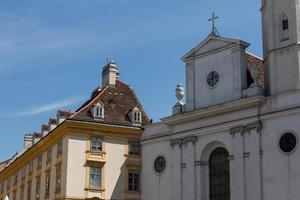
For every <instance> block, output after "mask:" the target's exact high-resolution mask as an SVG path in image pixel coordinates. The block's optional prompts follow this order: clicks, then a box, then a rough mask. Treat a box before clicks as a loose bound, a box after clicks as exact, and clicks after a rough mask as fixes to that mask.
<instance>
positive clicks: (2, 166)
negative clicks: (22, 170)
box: [0, 153, 18, 172]
mask: <svg viewBox="0 0 300 200" xmlns="http://www.w3.org/2000/svg"><path fill="white" fill-rule="evenodd" d="M17 154H18V153H16V154H15V155H13V156H12V157H11V158H10V159H8V160H5V161H2V162H0V172H1V171H3V170H4V169H5V168H6V167H7V166H8V165H9V164H10V163H11V162H12V161H13V160H14V159H15V158H16V156H17Z"/></svg>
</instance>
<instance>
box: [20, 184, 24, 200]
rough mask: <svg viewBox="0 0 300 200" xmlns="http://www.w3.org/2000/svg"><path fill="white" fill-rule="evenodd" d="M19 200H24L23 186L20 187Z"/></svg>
mask: <svg viewBox="0 0 300 200" xmlns="http://www.w3.org/2000/svg"><path fill="white" fill-rule="evenodd" d="M20 200H24V186H22V187H21V192H20Z"/></svg>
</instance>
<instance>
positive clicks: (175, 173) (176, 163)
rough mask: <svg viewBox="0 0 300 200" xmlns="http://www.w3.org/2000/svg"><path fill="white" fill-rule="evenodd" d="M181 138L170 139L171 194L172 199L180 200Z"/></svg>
mask: <svg viewBox="0 0 300 200" xmlns="http://www.w3.org/2000/svg"><path fill="white" fill-rule="evenodd" d="M182 143H183V141H182V139H174V140H171V142H170V145H171V146H172V149H173V152H172V175H171V176H172V182H171V184H172V185H171V188H172V191H171V193H172V194H171V196H172V200H182V191H181V190H182V188H181V185H182V179H181V163H182V161H181V159H182V152H181V147H182Z"/></svg>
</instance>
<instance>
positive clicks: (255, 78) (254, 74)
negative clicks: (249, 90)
mask: <svg viewBox="0 0 300 200" xmlns="http://www.w3.org/2000/svg"><path fill="white" fill-rule="evenodd" d="M250 74H251V78H252V79H253V81H254V82H253V83H252V84H251V85H250V87H259V84H258V79H259V76H260V70H259V68H258V66H257V65H256V64H254V63H252V64H251V66H250Z"/></svg>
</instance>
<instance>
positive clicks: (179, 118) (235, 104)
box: [161, 96, 266, 126]
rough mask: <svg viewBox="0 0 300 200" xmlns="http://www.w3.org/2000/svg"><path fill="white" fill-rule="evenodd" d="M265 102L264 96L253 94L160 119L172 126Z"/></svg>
mask: <svg viewBox="0 0 300 200" xmlns="http://www.w3.org/2000/svg"><path fill="white" fill-rule="evenodd" d="M265 102H266V98H265V97H264V96H255V97H250V98H245V99H240V100H237V101H231V102H228V103H224V104H221V105H216V106H211V107H209V108H203V109H199V110H196V111H192V112H187V113H184V114H181V115H176V116H171V117H166V118H163V119H161V120H162V122H163V123H165V124H167V125H169V126H172V125H178V124H182V123H185V122H188V121H193V120H199V119H203V118H208V117H212V116H215V115H220V114H225V113H230V112H234V111H238V110H242V109H246V108H251V107H255V106H260V105H261V104H263V103H265Z"/></svg>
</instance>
